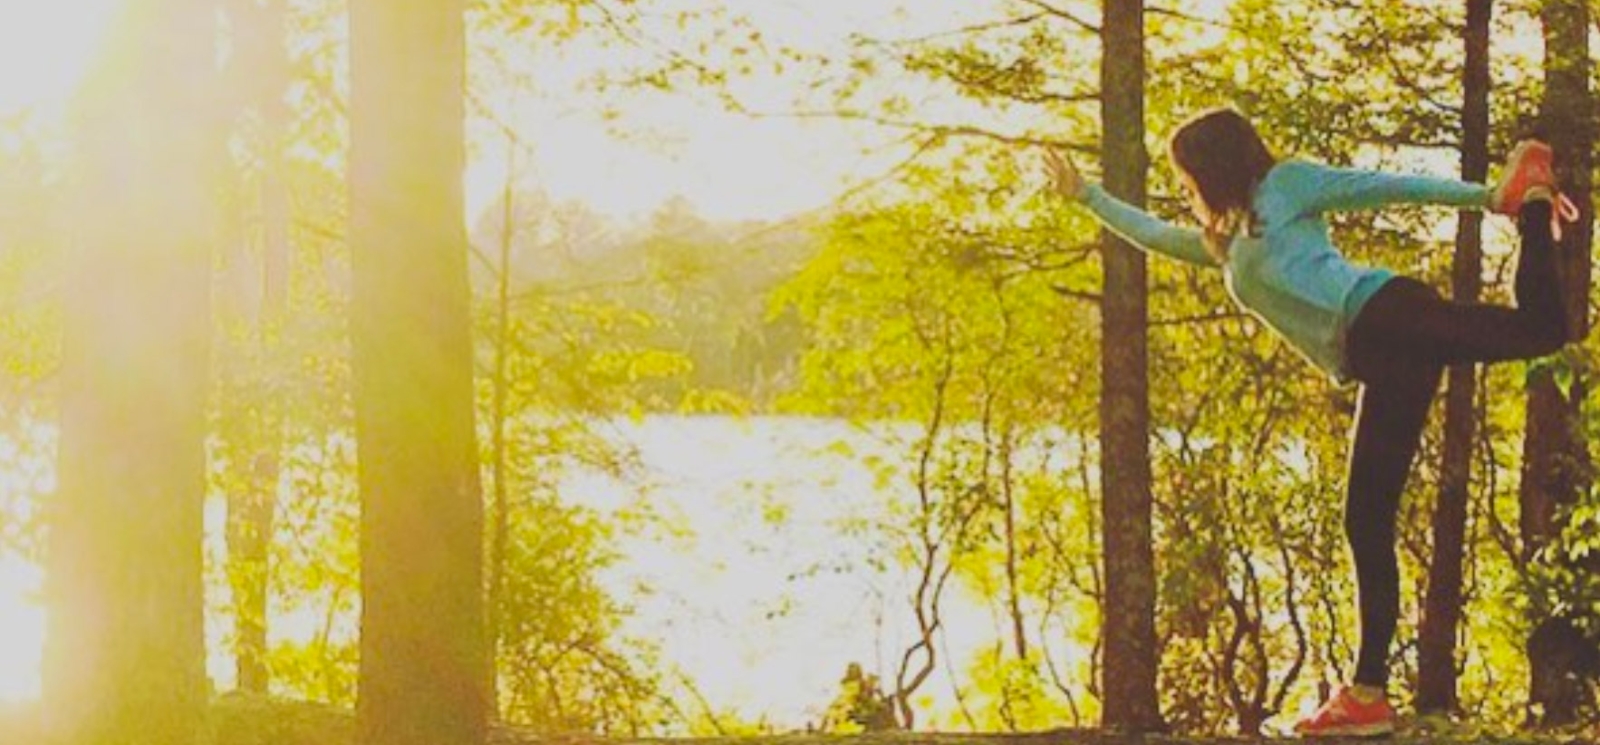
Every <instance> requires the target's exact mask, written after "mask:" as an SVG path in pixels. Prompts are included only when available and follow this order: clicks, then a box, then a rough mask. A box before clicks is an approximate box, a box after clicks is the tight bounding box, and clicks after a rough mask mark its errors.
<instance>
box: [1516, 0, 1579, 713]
mask: <svg viewBox="0 0 1600 745" xmlns="http://www.w3.org/2000/svg"><path fill="white" fill-rule="evenodd" d="M1541 19H1542V21H1543V24H1544V40H1545V63H1544V73H1545V97H1544V102H1543V106H1542V107H1541V110H1540V125H1541V127H1540V128H1541V130H1542V131H1543V133H1544V135H1545V136H1546V137H1547V138H1548V139H1549V141H1550V144H1551V146H1553V147H1554V149H1555V155H1556V166H1557V174H1556V175H1557V177H1558V178H1559V179H1560V181H1561V186H1562V188H1563V190H1564V191H1565V192H1566V193H1567V194H1568V196H1570V197H1571V198H1572V200H1573V202H1575V203H1576V204H1577V205H1578V208H1579V209H1580V210H1581V212H1582V216H1581V217H1580V219H1579V220H1578V222H1577V224H1575V225H1569V226H1567V227H1566V229H1565V236H1564V237H1563V239H1562V245H1561V257H1562V262H1563V266H1562V293H1563V297H1564V299H1565V300H1566V302H1567V307H1568V310H1569V316H1568V317H1569V319H1570V321H1569V322H1570V323H1572V324H1573V328H1574V329H1575V330H1576V331H1577V332H1578V333H1579V334H1583V333H1586V332H1587V330H1588V317H1587V308H1588V297H1589V284H1590V282H1589V271H1590V258H1589V250H1590V247H1591V245H1592V243H1593V210H1592V206H1591V204H1590V200H1591V198H1592V197H1591V192H1592V188H1591V176H1590V173H1591V169H1592V168H1593V156H1592V152H1593V150H1594V146H1595V125H1594V101H1593V94H1592V93H1591V91H1590V89H1589V75H1590V74H1591V71H1590V61H1589V8H1588V5H1587V3H1586V2H1584V0H1545V3H1544V6H1543V9H1542V12H1541ZM1588 386H1589V382H1588V381H1587V380H1586V379H1584V377H1583V371H1582V370H1578V369H1574V370H1572V379H1571V381H1570V387H1569V389H1568V390H1567V391H1565V392H1563V391H1562V390H1561V386H1559V385H1558V384H1557V381H1556V379H1555V376H1554V375H1553V374H1552V372H1551V370H1550V369H1548V368H1545V369H1543V370H1541V371H1539V372H1537V373H1535V374H1534V375H1533V376H1532V381H1531V383H1530V390H1529V392H1528V409H1527V417H1528V421H1527V434H1526V437H1525V438H1524V440H1523V473H1522V492H1521V502H1522V518H1521V522H1522V538H1523V546H1524V550H1525V551H1526V555H1525V557H1524V558H1525V559H1526V558H1531V557H1532V556H1533V554H1534V552H1536V551H1537V550H1538V549H1539V548H1540V547H1542V546H1544V545H1545V544H1547V543H1548V542H1549V541H1550V540H1551V539H1552V538H1554V537H1555V536H1556V535H1558V534H1559V533H1560V532H1561V528H1562V526H1561V525H1560V524H1559V523H1558V518H1557V515H1558V508H1559V506H1560V505H1564V504H1571V503H1573V502H1574V501H1575V500H1576V499H1577V498H1578V495H1579V494H1581V493H1582V492H1583V491H1584V490H1585V489H1587V488H1588V485H1589V483H1590V482H1591V481H1592V479H1593V476H1592V474H1591V469H1590V462H1589V456H1588V453H1587V449H1586V447H1585V444H1584V442H1583V438H1582V434H1581V430H1580V428H1579V425H1580V421H1579V405H1580V403H1581V402H1582V401H1583V398H1584V396H1585V392H1586V391H1587V390H1588ZM1569 623H1570V621H1569V620H1568V619H1564V618H1560V617H1549V618H1536V619H1534V624H1535V628H1534V632H1533V635H1532V637H1531V638H1530V640H1529V644H1528V662H1529V666H1530V672H1531V680H1530V691H1531V700H1530V704H1531V705H1532V706H1531V707H1530V711H1531V714H1532V716H1531V718H1532V719H1533V720H1535V721H1536V722H1538V723H1540V724H1544V725H1561V724H1566V723H1570V722H1573V721H1575V720H1576V718H1577V716H1578V711H1577V709H1578V705H1579V703H1580V702H1581V701H1582V700H1583V699H1584V698H1585V696H1586V692H1585V691H1584V690H1583V686H1584V683H1583V682H1582V680H1581V679H1578V678H1574V677H1572V676H1569V675H1568V672H1569V666H1570V665H1571V664H1572V662H1573V661H1574V660H1577V659H1581V658H1582V654H1581V652H1582V649H1581V647H1580V646H1575V645H1578V644H1580V643H1581V639H1579V638H1576V637H1574V635H1571V634H1562V633H1558V632H1559V631H1560V627H1561V626H1563V625H1565V624H1569ZM1551 640H1557V641H1558V642H1559V643H1550V642H1551Z"/></svg>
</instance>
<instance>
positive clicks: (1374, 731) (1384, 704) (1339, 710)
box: [1294, 687, 1395, 737]
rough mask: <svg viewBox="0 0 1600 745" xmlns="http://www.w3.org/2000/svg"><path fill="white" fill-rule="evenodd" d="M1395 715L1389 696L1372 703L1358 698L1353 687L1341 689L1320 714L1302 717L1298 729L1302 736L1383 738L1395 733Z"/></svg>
mask: <svg viewBox="0 0 1600 745" xmlns="http://www.w3.org/2000/svg"><path fill="white" fill-rule="evenodd" d="M1394 724H1395V714H1394V709H1393V708H1391V707H1390V706H1389V700H1388V699H1387V698H1383V697H1380V698H1378V700H1376V701H1373V702H1371V703H1367V702H1363V701H1362V700H1361V699H1359V698H1357V697H1356V695H1355V691H1354V690H1353V689H1352V688H1349V687H1346V688H1340V689H1339V691H1338V692H1337V693H1335V694H1334V695H1333V698H1331V699H1328V701H1327V703H1324V704H1323V705H1322V708H1320V709H1318V710H1317V713H1315V714H1312V715H1311V716H1310V717H1307V718H1305V719H1302V720H1300V722H1299V723H1298V724H1296V725H1295V726H1294V731H1295V732H1296V733H1298V734H1299V735H1300V736H1301V737H1379V736H1382V735H1387V734H1390V733H1393V732H1394Z"/></svg>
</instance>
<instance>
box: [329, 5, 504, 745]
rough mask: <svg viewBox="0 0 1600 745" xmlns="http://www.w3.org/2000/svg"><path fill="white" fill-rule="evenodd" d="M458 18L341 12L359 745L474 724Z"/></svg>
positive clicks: (427, 8) (451, 732)
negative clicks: (347, 76)
mask: <svg viewBox="0 0 1600 745" xmlns="http://www.w3.org/2000/svg"><path fill="white" fill-rule="evenodd" d="M463 24H464V19H463V6H462V2H461V0H426V1H419V2H410V3H396V2H391V1H390V0H353V2H351V4H350V31H351V106H350V114H351V117H350V128H351V132H350V141H351V152H350V189H351V191H350V200H351V214H350V217H351V244H352V261H353V279H354V288H353V290H354V291H353V297H352V306H351V310H352V323H351V339H352V342H353V345H354V350H353V351H354V355H353V358H352V367H353V373H354V377H355V403H356V437H357V443H358V445H357V454H358V458H359V471H360V488H361V505H362V516H361V563H362V573H361V590H362V613H361V669H360V674H359V686H360V688H359V695H358V704H357V711H356V714H357V740H358V742H360V743H362V744H363V745H476V744H477V743H481V742H482V741H483V738H484V731H485V726H486V715H487V711H488V706H487V704H488V701H487V688H488V680H489V672H488V666H489V654H488V650H487V645H486V640H485V638H484V635H485V630H484V606H483V592H484V587H483V504H482V501H481V499H482V496H481V493H480V492H481V490H480V486H479V480H478V457H477V456H478V453H477V447H476V442H475V433H474V429H473V427H474V417H473V386H472V356H471V355H472V345H471V328H470V317H469V300H470V298H469V295H470V291H469V288H468V283H467V244H466V233H465V228H464V225H463V222H464V221H463V210H464V207H463V203H462V184H461V176H462V167H463V162H464V157H465V156H464V143H463V128H464V124H463V118H464V104H463V99H464V95H463V87H464V77H465V32H464V27H463Z"/></svg>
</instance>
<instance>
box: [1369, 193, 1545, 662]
mask: <svg viewBox="0 0 1600 745" xmlns="http://www.w3.org/2000/svg"><path fill="white" fill-rule="evenodd" d="M1517 222H1518V228H1519V229H1520V231H1521V233H1522V251H1521V257H1520V258H1519V259H1518V260H1517V276H1516V288H1515V289H1516V298H1517V305H1516V307H1515V308H1507V307H1505V306H1498V305H1485V304H1479V303H1456V302H1451V301H1447V300H1444V299H1441V298H1440V297H1439V294H1438V293H1437V292H1435V291H1434V290H1433V288H1431V287H1429V286H1427V285H1425V284H1423V283H1421V282H1418V281H1416V280H1414V279H1411V278H1409V277H1396V278H1394V279H1392V280H1390V281H1388V282H1386V283H1385V284H1384V285H1383V287H1382V288H1380V289H1379V290H1378V292H1377V293H1376V294H1374V295H1373V296H1372V298H1371V299H1370V300H1368V301H1367V304H1366V306H1365V307H1363V308H1362V310H1361V312H1360V313H1359V314H1357V316H1356V318H1355V320H1354V321H1353V322H1352V323H1351V326H1350V331H1349V336H1348V337H1347V346H1346V359H1347V360H1348V362H1349V367H1350V370H1351V374H1352V375H1353V376H1354V377H1355V378H1356V379H1357V380H1359V381H1360V382H1361V383H1362V386H1361V393H1360V400H1359V402H1358V404H1357V408H1356V420H1355V435H1354V442H1353V443H1352V444H1351V447H1350V463H1349V476H1348V482H1347V486H1346V489H1347V491H1346V498H1345V516H1344V527H1345V535H1346V536H1347V537H1348V538H1349V540H1350V550H1351V553H1352V554H1353V556H1354V559H1355V565H1356V587H1357V593H1358V596H1359V603H1360V610H1361V653H1360V656H1359V657H1358V658H1357V661H1356V674H1355V682H1356V683H1359V684H1362V685H1371V686H1379V687H1382V686H1383V685H1385V684H1386V683H1387V681H1388V677H1389V665H1388V656H1389V645H1390V643H1391V642H1392V641H1393V639H1394V630H1395V623H1396V620H1397V619H1398V617H1399V615H1400V571H1399V564H1398V561H1397V559H1396V557H1395V519H1396V512H1397V511H1398V509H1399V506H1400V494H1401V492H1402V491H1403V490H1404V488H1405V483H1406V475H1407V472H1409V471H1410V470H1411V461H1412V459H1414V458H1415V457H1416V454H1417V447H1418V445H1419V444H1420V442H1421V440H1422V428H1423V425H1424V423H1425V422H1426V420H1427V415H1428V406H1429V404H1430V403H1431V402H1432V401H1433V396H1434V393H1435V392H1436V391H1437V390H1438V386H1439V377H1440V373H1441V372H1442V371H1443V370H1444V367H1445V366H1446V365H1450V364H1454V363H1458V362H1497V361H1502V360H1517V359H1531V358H1534V357H1541V356H1544V355H1546V354H1550V353H1551V352H1554V351H1556V350H1557V349H1560V348H1561V346H1562V344H1564V343H1565V342H1566V339H1567V332H1566V312H1565V310H1564V309H1563V307H1562V304H1561V296H1560V293H1559V289H1560V285H1559V280H1558V276H1557V272H1556V256H1555V253H1556V250H1555V245H1554V244H1555V242H1554V240H1553V239H1552V238H1551V235H1550V203H1548V202H1544V201H1535V202H1529V203H1527V204H1526V205H1524V206H1523V208H1522V212H1521V214H1520V215H1519V216H1518V220H1517Z"/></svg>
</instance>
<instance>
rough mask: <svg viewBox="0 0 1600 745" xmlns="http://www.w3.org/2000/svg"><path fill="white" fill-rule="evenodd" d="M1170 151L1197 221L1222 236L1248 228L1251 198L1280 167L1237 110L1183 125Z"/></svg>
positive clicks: (1207, 114) (1221, 111) (1202, 116)
mask: <svg viewBox="0 0 1600 745" xmlns="http://www.w3.org/2000/svg"><path fill="white" fill-rule="evenodd" d="M1167 151H1168V154H1169V155H1170V156H1171V157H1172V164H1173V165H1174V166H1176V167H1177V169H1178V175H1179V177H1180V178H1181V179H1182V180H1183V182H1184V187H1185V188H1186V189H1188V190H1189V191H1190V196H1191V198H1192V199H1193V202H1192V203H1193V205H1194V208H1195V214H1196V216H1197V217H1199V218H1200V221H1201V223H1203V224H1204V225H1205V226H1206V231H1207V232H1208V233H1214V234H1218V235H1224V234H1232V233H1233V232H1234V231H1235V230H1236V229H1237V228H1238V227H1240V226H1241V225H1245V224H1248V220H1249V216H1250V198H1251V196H1252V195H1253V194H1254V193H1255V189H1256V186H1257V185H1258V184H1260V183H1261V180H1262V179H1263V178H1266V175H1267V171H1269V170H1272V166H1273V164H1274V163H1276V162H1277V161H1276V160H1275V159H1274V158H1273V157H1272V153H1271V152H1269V151H1268V150H1267V146H1266V143H1264V142H1262V141H1261V136H1260V135H1258V134H1256V129H1255V127H1253V126H1251V125H1250V121H1249V120H1248V119H1245V118H1244V116H1243V115H1241V114H1240V113H1239V112H1237V111H1234V110H1233V109H1212V110H1210V111H1206V112H1203V113H1201V114H1199V115H1197V116H1195V117H1194V118H1192V119H1190V120H1188V121H1187V122H1184V123H1183V125H1182V126H1180V127H1178V130H1177V131H1176V132H1174V133H1173V134H1172V140H1171V141H1170V142H1169V143H1168V146H1167Z"/></svg>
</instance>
